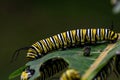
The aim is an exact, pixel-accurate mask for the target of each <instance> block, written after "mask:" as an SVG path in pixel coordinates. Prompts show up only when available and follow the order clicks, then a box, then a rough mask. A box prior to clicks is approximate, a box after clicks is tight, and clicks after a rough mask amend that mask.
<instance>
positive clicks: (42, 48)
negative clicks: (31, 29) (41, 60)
mask: <svg viewBox="0 0 120 80" xmlns="http://www.w3.org/2000/svg"><path fill="white" fill-rule="evenodd" d="M38 43H39V44H40V45H41V46H40V47H42V50H43V52H42V53H45V51H44V48H43V45H42V43H41V42H39V41H38ZM42 53H41V54H42ZM42 55H44V54H42Z"/></svg>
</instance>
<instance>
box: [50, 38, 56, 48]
mask: <svg viewBox="0 0 120 80" xmlns="http://www.w3.org/2000/svg"><path fill="white" fill-rule="evenodd" d="M51 38H52V40H53V43H54V45H55V49H57V45H56V43H55V40H54V38H53V36H52V37H51Z"/></svg>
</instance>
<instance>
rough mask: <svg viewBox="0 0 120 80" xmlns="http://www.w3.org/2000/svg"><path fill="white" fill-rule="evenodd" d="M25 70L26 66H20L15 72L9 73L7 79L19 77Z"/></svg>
mask: <svg viewBox="0 0 120 80" xmlns="http://www.w3.org/2000/svg"><path fill="white" fill-rule="evenodd" d="M25 68H26V66H22V67H20V68H19V69H17V70H16V71H14V72H13V73H11V74H10V75H9V79H13V78H15V77H17V76H19V75H20V74H21V73H22V71H23V70H24V69H25Z"/></svg>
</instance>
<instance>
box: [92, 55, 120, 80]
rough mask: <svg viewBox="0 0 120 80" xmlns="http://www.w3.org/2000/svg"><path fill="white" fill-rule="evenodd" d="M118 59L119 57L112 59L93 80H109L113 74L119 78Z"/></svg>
mask: <svg viewBox="0 0 120 80" xmlns="http://www.w3.org/2000/svg"><path fill="white" fill-rule="evenodd" d="M117 58H118V56H114V57H112V58H111V59H110V60H109V62H108V63H107V64H106V65H105V66H104V67H103V68H102V69H101V70H100V71H99V72H98V73H97V75H96V76H95V77H94V78H93V80H109V76H110V74H111V73H112V72H114V73H115V75H116V76H117V77H119V75H120V74H119V71H118V69H117V66H118V65H117V64H118V62H117Z"/></svg>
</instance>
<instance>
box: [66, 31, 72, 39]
mask: <svg viewBox="0 0 120 80" xmlns="http://www.w3.org/2000/svg"><path fill="white" fill-rule="evenodd" d="M67 36H68V39H69V40H70V34H69V31H67ZM70 41H71V40H70Z"/></svg>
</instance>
